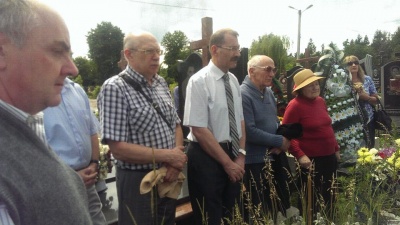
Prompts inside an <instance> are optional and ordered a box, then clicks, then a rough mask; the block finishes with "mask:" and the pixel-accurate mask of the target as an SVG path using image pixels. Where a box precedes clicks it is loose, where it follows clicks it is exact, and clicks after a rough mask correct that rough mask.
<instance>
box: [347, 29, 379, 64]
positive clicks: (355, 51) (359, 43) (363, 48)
mask: <svg viewBox="0 0 400 225" xmlns="http://www.w3.org/2000/svg"><path fill="white" fill-rule="evenodd" d="M343 47H344V50H343V53H344V55H345V56H349V55H355V56H357V58H359V59H362V58H364V57H365V56H366V55H367V54H369V55H373V50H372V48H371V46H370V44H369V40H368V36H365V37H364V39H363V38H362V37H361V35H358V36H357V38H356V39H355V40H350V41H349V40H348V39H347V40H346V41H344V42H343Z"/></svg>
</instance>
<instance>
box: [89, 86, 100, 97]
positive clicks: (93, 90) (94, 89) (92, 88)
mask: <svg viewBox="0 0 400 225" xmlns="http://www.w3.org/2000/svg"><path fill="white" fill-rule="evenodd" d="M100 89H101V86H100V85H97V86H90V87H88V90H87V95H88V96H89V98H90V99H96V98H97V95H98V94H99V92H100Z"/></svg>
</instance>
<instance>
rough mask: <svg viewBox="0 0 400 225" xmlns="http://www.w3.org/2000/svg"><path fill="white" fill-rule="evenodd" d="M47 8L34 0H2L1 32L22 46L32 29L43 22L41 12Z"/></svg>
mask: <svg viewBox="0 0 400 225" xmlns="http://www.w3.org/2000/svg"><path fill="white" fill-rule="evenodd" d="M45 8H46V9H48V7H47V6H45V5H43V4H41V3H39V2H37V1H34V0H0V33H3V34H5V35H6V36H7V37H8V38H10V39H11V41H12V42H14V44H15V45H17V46H18V47H22V45H23V44H24V43H25V41H26V38H27V37H28V34H29V33H30V32H31V31H32V29H33V28H35V27H37V26H39V25H40V24H41V22H42V21H41V16H40V13H41V11H42V10H43V9H45Z"/></svg>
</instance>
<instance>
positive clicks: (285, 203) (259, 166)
mask: <svg viewBox="0 0 400 225" xmlns="http://www.w3.org/2000/svg"><path fill="white" fill-rule="evenodd" d="M273 158H274V161H267V162H263V163H253V164H246V166H245V170H246V173H245V177H244V184H245V186H246V192H247V193H248V194H249V195H250V200H251V202H250V203H249V205H250V206H252V207H257V206H258V205H259V204H261V209H262V211H263V213H264V214H263V215H266V216H269V217H270V218H272V219H273V220H274V221H275V220H276V215H277V213H278V212H279V211H280V212H281V213H282V214H283V215H285V214H286V209H288V208H290V192H289V183H290V180H289V176H290V177H291V175H290V168H289V163H288V160H287V157H286V153H284V152H283V153H282V155H281V154H280V155H274V156H273ZM253 213H254V212H252V209H251V208H248V209H247V210H245V220H246V221H249V220H250V217H251V215H252V214H253Z"/></svg>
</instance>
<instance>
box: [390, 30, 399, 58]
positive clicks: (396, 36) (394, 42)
mask: <svg viewBox="0 0 400 225" xmlns="http://www.w3.org/2000/svg"><path fill="white" fill-rule="evenodd" d="M390 48H391V49H392V50H393V54H392V56H391V58H392V59H396V57H395V56H394V53H397V52H400V27H398V28H397V30H396V31H395V32H394V34H393V35H392V40H391V41H390Z"/></svg>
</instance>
